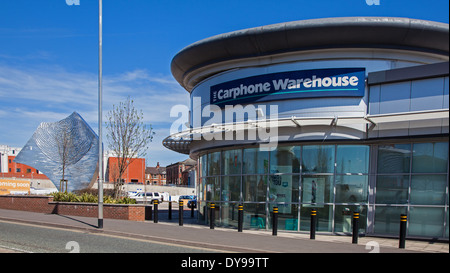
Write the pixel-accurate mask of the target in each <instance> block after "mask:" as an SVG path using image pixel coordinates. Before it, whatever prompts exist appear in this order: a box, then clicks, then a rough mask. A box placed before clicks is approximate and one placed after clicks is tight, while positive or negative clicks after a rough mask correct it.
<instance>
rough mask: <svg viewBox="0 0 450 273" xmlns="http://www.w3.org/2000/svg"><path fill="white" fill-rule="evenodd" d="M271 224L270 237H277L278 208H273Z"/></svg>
mask: <svg viewBox="0 0 450 273" xmlns="http://www.w3.org/2000/svg"><path fill="white" fill-rule="evenodd" d="M272 218H273V219H272V220H273V223H272V235H273V236H277V233H278V207H273V217H272Z"/></svg>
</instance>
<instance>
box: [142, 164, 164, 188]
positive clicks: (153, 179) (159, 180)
mask: <svg viewBox="0 0 450 273" xmlns="http://www.w3.org/2000/svg"><path fill="white" fill-rule="evenodd" d="M145 183H147V185H165V184H166V167H161V166H159V162H158V163H157V164H156V167H147V168H145Z"/></svg>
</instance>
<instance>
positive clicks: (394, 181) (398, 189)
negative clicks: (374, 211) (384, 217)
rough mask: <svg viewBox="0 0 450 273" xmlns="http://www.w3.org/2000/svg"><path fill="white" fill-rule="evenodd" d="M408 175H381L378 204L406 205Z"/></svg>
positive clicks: (377, 186)
mask: <svg viewBox="0 0 450 273" xmlns="http://www.w3.org/2000/svg"><path fill="white" fill-rule="evenodd" d="M408 187H409V176H408V175H387V176H385V175H379V176H377V185H376V195H375V203H376V204H406V203H407V202H408Z"/></svg>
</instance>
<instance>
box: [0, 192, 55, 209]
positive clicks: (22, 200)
mask: <svg viewBox="0 0 450 273" xmlns="http://www.w3.org/2000/svg"><path fill="white" fill-rule="evenodd" d="M52 201H53V196H20V195H1V196H0V208H1V209H11V210H24V211H32V212H40V213H52V212H53V210H54V209H55V205H54V204H51V203H50V202H52Z"/></svg>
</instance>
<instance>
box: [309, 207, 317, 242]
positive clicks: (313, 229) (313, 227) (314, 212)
mask: <svg viewBox="0 0 450 273" xmlns="http://www.w3.org/2000/svg"><path fill="white" fill-rule="evenodd" d="M316 219H317V210H315V209H312V210H311V230H310V231H309V232H310V233H309V239H311V240H315V239H316Z"/></svg>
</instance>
